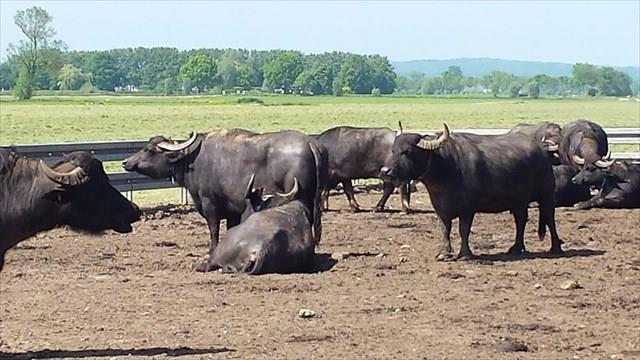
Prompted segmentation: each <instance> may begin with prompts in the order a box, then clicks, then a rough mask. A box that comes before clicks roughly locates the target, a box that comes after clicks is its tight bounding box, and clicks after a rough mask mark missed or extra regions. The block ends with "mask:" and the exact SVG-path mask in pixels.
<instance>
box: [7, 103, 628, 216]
mask: <svg viewBox="0 0 640 360" xmlns="http://www.w3.org/2000/svg"><path fill="white" fill-rule="evenodd" d="M255 99H257V102H243V101H246V97H245V98H241V97H237V96H209V97H141V96H69V97H36V98H35V99H32V100H29V101H16V100H13V99H11V98H9V97H0V145H10V144H32V143H49V142H77V141H102V140H145V139H148V138H149V137H151V136H154V135H159V134H162V135H165V136H170V137H173V138H178V139H180V138H185V137H187V136H188V134H189V132H191V131H193V130H196V131H199V132H206V131H214V130H218V129H222V128H229V127H242V128H246V129H250V130H254V131H260V132H262V131H276V130H284V129H296V130H300V131H303V132H306V133H317V132H321V131H322V130H324V129H327V128H329V127H333V126H337V125H354V126H389V127H391V128H394V129H395V128H397V124H398V121H402V123H403V125H404V128H405V131H406V130H411V129H440V128H441V127H442V123H443V122H446V123H447V124H448V125H449V127H450V128H451V129H452V130H455V129H461V128H506V127H511V126H512V125H514V124H516V123H520V122H537V121H543V120H549V121H554V122H557V123H559V124H564V123H567V122H569V121H572V120H575V119H579V118H586V119H591V120H593V121H596V122H598V123H599V124H601V125H602V126H604V127H637V126H640V103H639V102H637V101H635V100H634V99H631V100H629V99H624V100H620V99H616V98H600V97H598V98H580V97H578V98H564V99H511V98H493V97H479V98H463V97H453V98H444V97H395V96H389V97H371V96H345V97H332V96H316V97H304V96H260V97H256V98H255ZM616 151H619V149H616ZM117 168H118V165H117V164H107V169H108V170H110V171H114V170H115V169H117ZM179 198H180V197H179V192H178V191H177V190H153V191H148V192H138V193H136V195H135V197H134V199H135V200H136V202H139V203H142V204H145V205H147V204H156V203H158V202H163V201H173V202H176V201H178V200H179Z"/></svg>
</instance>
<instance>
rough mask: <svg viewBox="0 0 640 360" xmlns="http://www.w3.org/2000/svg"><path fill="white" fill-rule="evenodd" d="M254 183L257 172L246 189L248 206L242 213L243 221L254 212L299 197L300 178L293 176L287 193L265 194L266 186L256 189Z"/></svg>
mask: <svg viewBox="0 0 640 360" xmlns="http://www.w3.org/2000/svg"><path fill="white" fill-rule="evenodd" d="M254 183H255V174H252V175H251V178H250V179H249V183H248V184H247V190H246V191H245V199H246V202H247V206H246V208H245V211H244V213H243V214H242V220H243V221H244V219H246V218H247V217H248V216H249V215H251V214H253V213H254V212H258V211H262V210H266V209H270V208H274V207H277V206H280V205H284V204H286V203H288V202H290V201H293V200H295V199H296V198H297V197H298V193H299V190H300V185H299V184H298V178H293V186H292V187H291V190H290V191H289V192H287V193H286V194H281V193H279V192H276V193H275V194H274V195H265V194H264V188H262V187H260V188H257V189H256V188H255V187H254Z"/></svg>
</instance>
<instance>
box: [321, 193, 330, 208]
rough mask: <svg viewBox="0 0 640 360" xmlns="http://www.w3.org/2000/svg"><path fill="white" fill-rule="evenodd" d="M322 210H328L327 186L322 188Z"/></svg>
mask: <svg viewBox="0 0 640 360" xmlns="http://www.w3.org/2000/svg"><path fill="white" fill-rule="evenodd" d="M322 210H324V211H329V188H325V189H322Z"/></svg>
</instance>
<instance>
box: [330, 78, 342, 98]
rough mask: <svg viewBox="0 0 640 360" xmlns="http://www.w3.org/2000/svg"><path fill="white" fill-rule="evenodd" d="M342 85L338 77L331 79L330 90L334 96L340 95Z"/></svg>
mask: <svg viewBox="0 0 640 360" xmlns="http://www.w3.org/2000/svg"><path fill="white" fill-rule="evenodd" d="M343 87H344V83H343V82H342V80H341V79H340V78H335V79H333V82H332V83H331V92H332V93H333V95H334V96H342V95H343V94H342V88H343Z"/></svg>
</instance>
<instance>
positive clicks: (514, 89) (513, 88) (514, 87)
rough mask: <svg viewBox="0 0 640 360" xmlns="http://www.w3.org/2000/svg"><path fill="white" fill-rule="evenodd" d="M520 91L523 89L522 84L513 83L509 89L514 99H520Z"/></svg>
mask: <svg viewBox="0 0 640 360" xmlns="http://www.w3.org/2000/svg"><path fill="white" fill-rule="evenodd" d="M520 89H522V84H520V83H519V82H513V83H512V84H511V87H510V88H509V95H510V96H511V97H512V98H516V97H518V95H520Z"/></svg>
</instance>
